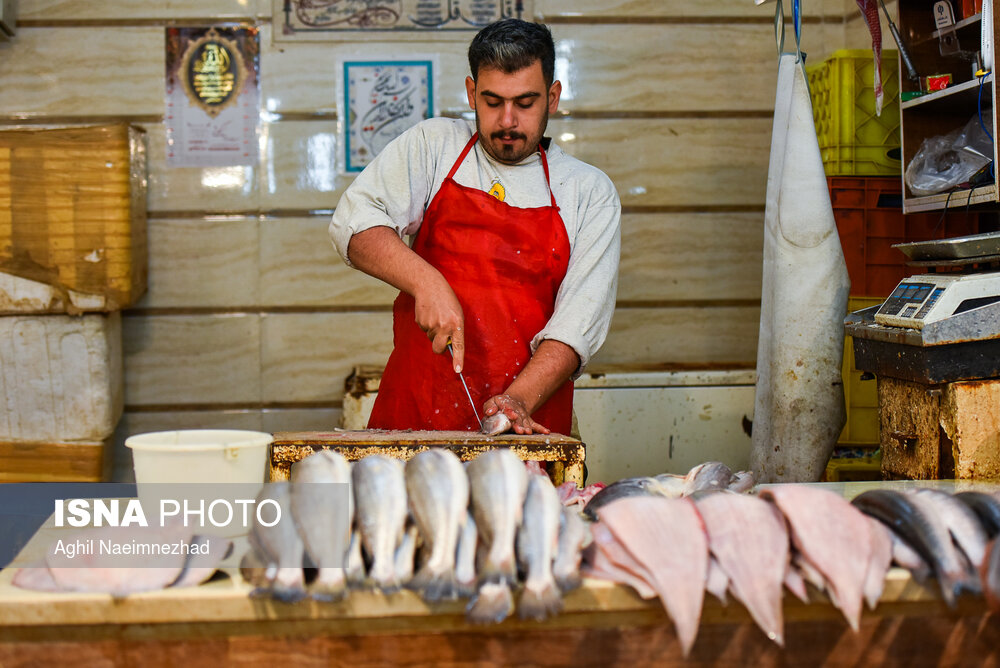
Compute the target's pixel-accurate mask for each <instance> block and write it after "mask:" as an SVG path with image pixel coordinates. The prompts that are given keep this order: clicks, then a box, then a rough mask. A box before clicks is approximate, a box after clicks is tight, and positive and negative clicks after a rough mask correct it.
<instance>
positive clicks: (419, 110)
mask: <svg viewBox="0 0 1000 668" xmlns="http://www.w3.org/2000/svg"><path fill="white" fill-rule="evenodd" d="M436 70H437V60H436V58H434V57H427V58H426V59H424V58H423V57H421V58H419V59H407V60H378V61H355V60H350V61H343V62H342V67H341V71H342V78H341V80H342V88H343V90H342V91H341V95H340V104H339V105H338V106H339V107H340V109H339V112H338V117H339V118H340V119H342V120H341V123H340V124H341V128H342V135H343V142H342V146H343V147H344V149H343V170H344V171H345V172H360V171H361V170H362V169H364V168H365V166H366V165H368V163H370V162H371V161H372V159H373V158H374V157H375V156H376V155H378V154H379V152H380V151H381V150H382V149H383V148H385V146H386V144H388V143H389V142H391V141H392V140H393V139H395V138H396V137H398V136H399V135H400V134H402V133H403V132H404V131H405V130H407V129H409V128H411V127H413V126H414V125H416V124H417V123H419V122H420V121H422V120H424V119H427V118H430V117H432V116H433V115H434V109H435V103H434V97H435V82H436V80H437V77H436Z"/></svg>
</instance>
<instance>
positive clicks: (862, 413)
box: [837, 297, 882, 446]
mask: <svg viewBox="0 0 1000 668" xmlns="http://www.w3.org/2000/svg"><path fill="white" fill-rule="evenodd" d="M881 303H882V300H881V299H872V298H870V297H849V298H848V300H847V312H848V313H851V312H853V311H860V310H861V309H863V308H868V307H869V306H875V305H877V304H881ZM842 372H843V376H844V403H845V408H846V409H847V422H845V423H844V429H843V431H842V432H841V433H840V438H838V439H837V443H838V444H839V445H869V446H877V445H878V443H879V440H880V439H879V422H878V391H877V389H876V384H875V381H874V380H861V375H862V372H861V371H858V369H857V367H855V366H854V337H852V336H850V335H847V336H845V337H844V366H843V370H842Z"/></svg>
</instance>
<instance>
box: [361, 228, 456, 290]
mask: <svg viewBox="0 0 1000 668" xmlns="http://www.w3.org/2000/svg"><path fill="white" fill-rule="evenodd" d="M347 257H348V258H350V260H351V264H353V265H354V266H355V267H357V268H358V269H360V270H361V271H363V272H365V273H366V274H368V275H369V276H374V277H375V278H377V279H379V280H382V281H385V282H386V283H388V284H389V285H391V286H393V287H394V288H396V289H398V290H402V291H403V292H405V293H407V294H409V295H412V296H415V295H416V290H417V287H418V286H420V285H421V284H423V285H427V284H428V283H430V281H432V280H434V279H438V278H440V274H439V272H438V271H437V270H436V269H434V267H432V266H431V265H429V264H428V263H427V262H426V261H424V259H423V258H421V257H420V256H419V255H417V254H416V253H414V252H413V250H412V249H410V247H409V246H407V245H406V244H405V243H404V242H403V240H402V239H400V238H399V236H398V235H397V234H396V231H395V230H393V229H392V228H391V227H372V228H369V229H367V230H364V231H362V232H358V233H357V234H355V235H354V236H353V237H351V241H350V243H349V244H348V246H347Z"/></svg>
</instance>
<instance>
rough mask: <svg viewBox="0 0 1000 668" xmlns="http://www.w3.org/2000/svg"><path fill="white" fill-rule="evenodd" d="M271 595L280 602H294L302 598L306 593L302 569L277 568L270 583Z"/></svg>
mask: <svg viewBox="0 0 1000 668" xmlns="http://www.w3.org/2000/svg"><path fill="white" fill-rule="evenodd" d="M271 596H272V597H273V598H274V599H276V600H278V601H281V602H282V603H295V602H296V601H301V600H302V599H304V598H305V597H306V596H307V594H306V585H305V580H304V579H303V575H302V569H301V568H292V567H289V568H279V569H278V575H277V577H275V578H274V583H273V584H272V585H271Z"/></svg>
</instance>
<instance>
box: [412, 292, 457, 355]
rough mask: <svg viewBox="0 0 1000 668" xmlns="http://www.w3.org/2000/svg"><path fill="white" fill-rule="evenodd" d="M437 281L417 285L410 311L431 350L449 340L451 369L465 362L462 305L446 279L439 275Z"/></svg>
mask: <svg viewBox="0 0 1000 668" xmlns="http://www.w3.org/2000/svg"><path fill="white" fill-rule="evenodd" d="M438 276H439V277H440V280H439V281H433V282H431V283H430V284H429V285H426V286H421V287H420V288H418V289H417V291H416V292H415V293H414V295H413V299H414V302H415V306H414V315H415V317H416V321H417V326H419V327H420V329H422V330H423V331H424V332H426V334H427V338H429V339H430V340H431V348H432V349H433V350H434V352H435V353H438V354H441V353H443V352H444V350H445V348H447V347H448V343H449V342H450V343H451V349H452V353H453V355H454V357H453V359H452V366H454V368H455V373H459V372H460V371H461V370H462V366H463V365H464V363H465V331H464V329H463V325H464V324H465V318H464V315H463V313H462V305H461V304H459V303H458V297H456V296H455V291H454V290H452V289H451V286H450V285H448V281H446V280H445V279H444V277H443V276H440V274H438Z"/></svg>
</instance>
